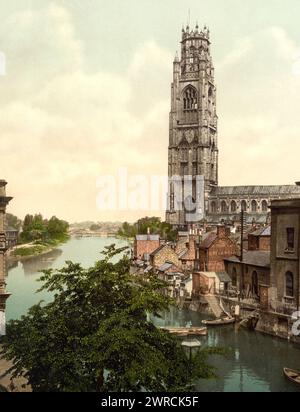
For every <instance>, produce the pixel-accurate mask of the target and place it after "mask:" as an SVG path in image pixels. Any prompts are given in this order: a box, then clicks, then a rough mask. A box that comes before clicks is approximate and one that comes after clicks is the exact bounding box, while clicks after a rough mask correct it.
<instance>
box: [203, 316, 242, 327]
mask: <svg viewBox="0 0 300 412" xmlns="http://www.w3.org/2000/svg"><path fill="white" fill-rule="evenodd" d="M202 323H203V325H207V326H222V325H230V324H232V323H235V318H230V317H227V318H220V319H214V320H203V321H202Z"/></svg>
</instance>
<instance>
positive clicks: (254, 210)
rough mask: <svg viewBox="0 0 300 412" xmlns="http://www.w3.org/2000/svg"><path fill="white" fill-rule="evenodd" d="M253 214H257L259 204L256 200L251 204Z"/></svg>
mask: <svg viewBox="0 0 300 412" xmlns="http://www.w3.org/2000/svg"><path fill="white" fill-rule="evenodd" d="M251 212H253V213H256V212H257V203H256V201H255V200H252V202H251Z"/></svg>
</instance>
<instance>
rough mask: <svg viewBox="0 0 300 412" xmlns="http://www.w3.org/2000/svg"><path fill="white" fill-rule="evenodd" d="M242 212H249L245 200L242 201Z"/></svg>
mask: <svg viewBox="0 0 300 412" xmlns="http://www.w3.org/2000/svg"><path fill="white" fill-rule="evenodd" d="M241 210H242V211H243V212H246V211H247V202H246V201H245V200H242V203H241Z"/></svg>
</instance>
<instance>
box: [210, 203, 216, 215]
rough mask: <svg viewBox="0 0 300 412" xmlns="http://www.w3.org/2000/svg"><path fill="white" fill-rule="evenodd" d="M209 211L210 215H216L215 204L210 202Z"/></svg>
mask: <svg viewBox="0 0 300 412" xmlns="http://www.w3.org/2000/svg"><path fill="white" fill-rule="evenodd" d="M210 210H211V213H216V212H217V206H216V202H211V204H210Z"/></svg>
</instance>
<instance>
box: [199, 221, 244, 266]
mask: <svg viewBox="0 0 300 412" xmlns="http://www.w3.org/2000/svg"><path fill="white" fill-rule="evenodd" d="M236 253H237V246H236V243H235V242H234V241H233V240H232V239H231V238H230V228H226V227H225V226H218V227H217V231H216V232H210V233H208V234H206V235H204V239H203V240H202V242H200V244H199V246H198V247H197V250H196V262H195V269H196V270H197V271H204V272H224V271H225V266H224V258H226V257H230V256H233V255H235V254H236Z"/></svg>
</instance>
